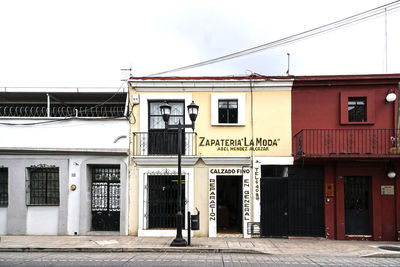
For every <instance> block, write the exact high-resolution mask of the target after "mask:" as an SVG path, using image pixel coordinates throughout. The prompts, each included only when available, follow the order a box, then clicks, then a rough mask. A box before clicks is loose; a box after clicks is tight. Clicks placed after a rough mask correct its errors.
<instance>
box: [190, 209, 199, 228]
mask: <svg viewBox="0 0 400 267" xmlns="http://www.w3.org/2000/svg"><path fill="white" fill-rule="evenodd" d="M190 226H191V229H192V230H200V212H199V211H197V214H195V215H190Z"/></svg>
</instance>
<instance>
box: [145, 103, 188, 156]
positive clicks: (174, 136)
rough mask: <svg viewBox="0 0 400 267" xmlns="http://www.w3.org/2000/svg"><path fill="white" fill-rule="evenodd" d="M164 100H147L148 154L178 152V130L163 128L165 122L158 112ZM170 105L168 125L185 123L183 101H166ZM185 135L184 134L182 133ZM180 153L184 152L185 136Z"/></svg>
mask: <svg viewBox="0 0 400 267" xmlns="http://www.w3.org/2000/svg"><path fill="white" fill-rule="evenodd" d="M164 103H165V101H150V102H149V138H148V154H149V155H151V154H152V155H173V154H178V145H177V144H178V130H175V129H168V130H166V129H165V123H164V120H163V117H162V115H161V112H160V106H161V105H163V104H164ZM167 103H168V104H169V105H170V106H171V115H170V118H169V125H177V124H178V123H179V122H180V123H181V124H185V112H184V111H185V105H184V102H183V101H167ZM183 136H185V135H183ZM182 153H183V154H184V153H185V138H184V137H183V138H182Z"/></svg>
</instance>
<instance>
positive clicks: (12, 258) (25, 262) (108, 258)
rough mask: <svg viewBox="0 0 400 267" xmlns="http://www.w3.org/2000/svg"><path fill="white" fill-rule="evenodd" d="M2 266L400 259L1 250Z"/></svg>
mask: <svg viewBox="0 0 400 267" xmlns="http://www.w3.org/2000/svg"><path fill="white" fill-rule="evenodd" d="M0 266H190V267H194V266H223V267H228V266H241V267H242V266H400V258H363V257H343V256H307V255H265V254H232V253H165V252H164V253H156V252H153V253H79V252H78V253H73V252H64V253H49V252H1V253H0Z"/></svg>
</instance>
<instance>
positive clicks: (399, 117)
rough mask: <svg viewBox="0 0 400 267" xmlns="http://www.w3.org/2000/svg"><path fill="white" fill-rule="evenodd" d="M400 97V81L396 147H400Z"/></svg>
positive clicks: (399, 85) (399, 86) (399, 87)
mask: <svg viewBox="0 0 400 267" xmlns="http://www.w3.org/2000/svg"><path fill="white" fill-rule="evenodd" d="M399 97H400V82H399V84H398V87H397V123H396V147H397V148H398V147H399V133H400V131H399V130H400V129H399V125H400V101H399V99H398V98H399Z"/></svg>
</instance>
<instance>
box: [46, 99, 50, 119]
mask: <svg viewBox="0 0 400 267" xmlns="http://www.w3.org/2000/svg"><path fill="white" fill-rule="evenodd" d="M46 95H47V117H50V95H49V94H46Z"/></svg>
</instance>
